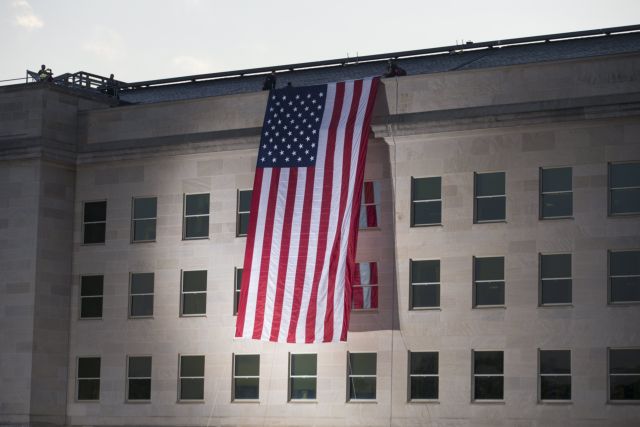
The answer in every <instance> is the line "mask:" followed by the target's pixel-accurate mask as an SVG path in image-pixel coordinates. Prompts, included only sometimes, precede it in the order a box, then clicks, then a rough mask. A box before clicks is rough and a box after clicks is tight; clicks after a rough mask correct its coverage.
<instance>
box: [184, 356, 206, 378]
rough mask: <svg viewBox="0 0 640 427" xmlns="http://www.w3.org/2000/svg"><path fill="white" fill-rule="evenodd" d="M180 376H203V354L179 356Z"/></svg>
mask: <svg viewBox="0 0 640 427" xmlns="http://www.w3.org/2000/svg"><path fill="white" fill-rule="evenodd" d="M180 376H181V377H203V376H204V356H181V357H180Z"/></svg>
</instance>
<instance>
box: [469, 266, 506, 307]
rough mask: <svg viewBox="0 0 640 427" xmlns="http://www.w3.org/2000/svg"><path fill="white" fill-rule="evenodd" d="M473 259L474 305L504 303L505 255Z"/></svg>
mask: <svg viewBox="0 0 640 427" xmlns="http://www.w3.org/2000/svg"><path fill="white" fill-rule="evenodd" d="M473 260H474V264H475V265H474V293H473V294H474V298H473V299H474V306H476V307H477V306H483V305H489V306H491V305H504V257H488V258H474V259H473Z"/></svg>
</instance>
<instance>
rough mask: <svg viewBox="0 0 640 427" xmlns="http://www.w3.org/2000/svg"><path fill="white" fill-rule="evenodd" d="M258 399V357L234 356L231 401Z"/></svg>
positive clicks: (254, 355) (255, 355)
mask: <svg viewBox="0 0 640 427" xmlns="http://www.w3.org/2000/svg"><path fill="white" fill-rule="evenodd" d="M259 398H260V355H259V354H236V355H234V358H233V399H234V400H256V399H259Z"/></svg>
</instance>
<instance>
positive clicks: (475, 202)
mask: <svg viewBox="0 0 640 427" xmlns="http://www.w3.org/2000/svg"><path fill="white" fill-rule="evenodd" d="M494 173H502V174H504V194H502V195H492V196H478V175H488V174H494ZM499 197H502V198H503V199H504V218H503V219H490V220H478V199H496V198H499ZM501 222H507V171H493V172H473V223H474V224H492V223H501Z"/></svg>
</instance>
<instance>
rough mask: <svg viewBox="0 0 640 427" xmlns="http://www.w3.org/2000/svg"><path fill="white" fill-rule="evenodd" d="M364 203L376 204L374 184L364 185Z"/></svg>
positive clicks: (369, 182) (367, 182) (370, 182)
mask: <svg viewBox="0 0 640 427" xmlns="http://www.w3.org/2000/svg"><path fill="white" fill-rule="evenodd" d="M364 202H365V203H375V193H374V191H373V182H372V181H366V182H365V183H364Z"/></svg>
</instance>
